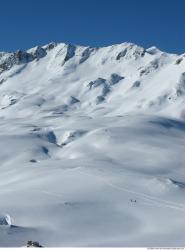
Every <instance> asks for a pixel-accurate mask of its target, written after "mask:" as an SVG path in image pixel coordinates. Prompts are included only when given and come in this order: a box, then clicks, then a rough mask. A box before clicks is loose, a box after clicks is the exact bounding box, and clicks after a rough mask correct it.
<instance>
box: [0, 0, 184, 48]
mask: <svg viewBox="0 0 185 250" xmlns="http://www.w3.org/2000/svg"><path fill="white" fill-rule="evenodd" d="M51 41H56V42H66V43H73V44H81V45H90V46H105V45H110V44H115V43H121V42H125V41H127V42H133V43H136V44H138V45H141V46H144V47H145V48H148V47H150V46H153V45H155V46H157V47H159V48H160V49H161V50H164V51H167V52H173V53H184V52H185V0H0V51H14V50H17V49H19V48H20V49H27V48H31V47H34V46H36V45H44V44H46V43H49V42H51Z"/></svg>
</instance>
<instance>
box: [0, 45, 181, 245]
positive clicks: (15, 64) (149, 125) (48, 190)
mask: <svg viewBox="0 0 185 250" xmlns="http://www.w3.org/2000/svg"><path fill="white" fill-rule="evenodd" d="M184 104H185V55H184V54H183V55H175V54H168V53H165V52H162V51H160V50H159V49H157V48H156V47H151V48H149V49H144V48H142V47H140V46H137V45H135V44H132V43H122V44H118V45H113V46H108V47H103V48H92V47H84V46H76V45H71V44H64V43H50V44H48V45H45V46H43V47H35V48H32V49H29V50H27V51H21V50H19V51H16V52H9V53H7V52H0V118H1V119H0V128H1V129H0V163H1V164H0V173H1V175H0V176H1V177H0V178H1V182H0V199H1V202H0V246H22V245H25V243H26V242H27V241H28V240H34V241H39V242H40V243H41V245H44V246H183V245H185V239H184V234H183V231H184V230H185V222H184V221H183V216H184V213H185V195H184V194H185V193H184V192H185V165H184V162H185V156H184V150H185V120H184V119H185V105H184Z"/></svg>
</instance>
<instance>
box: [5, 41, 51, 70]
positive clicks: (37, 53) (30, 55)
mask: <svg viewBox="0 0 185 250" xmlns="http://www.w3.org/2000/svg"><path fill="white" fill-rule="evenodd" d="M4 55H5V54H0V74H1V73H2V72H3V71H6V70H9V69H11V68H12V67H13V66H14V65H21V64H26V63H28V62H31V61H33V60H39V59H40V58H42V57H44V56H46V55H47V52H46V50H45V49H44V48H42V47H40V46H38V47H36V48H35V50H33V51H32V52H27V51H22V50H17V51H16V52H14V53H7V56H6V57H5V58H4V59H2V60H1V58H3V56H4Z"/></svg>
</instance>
